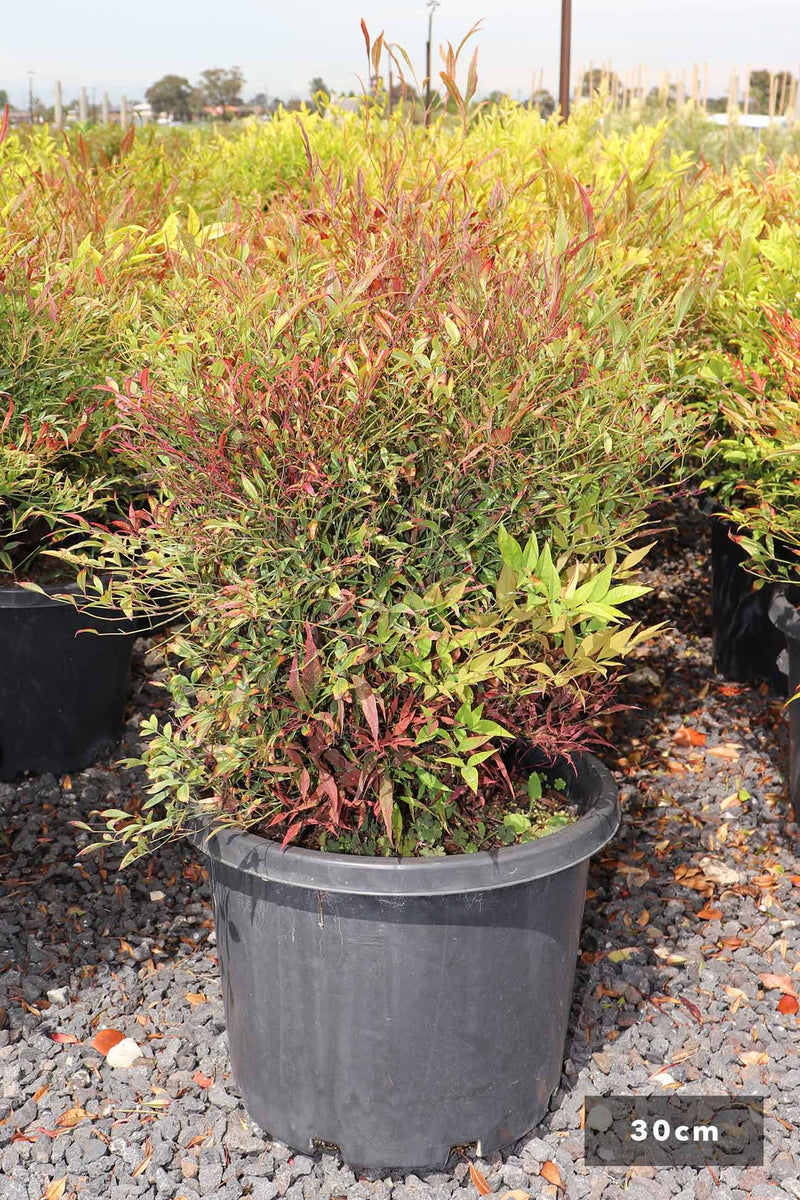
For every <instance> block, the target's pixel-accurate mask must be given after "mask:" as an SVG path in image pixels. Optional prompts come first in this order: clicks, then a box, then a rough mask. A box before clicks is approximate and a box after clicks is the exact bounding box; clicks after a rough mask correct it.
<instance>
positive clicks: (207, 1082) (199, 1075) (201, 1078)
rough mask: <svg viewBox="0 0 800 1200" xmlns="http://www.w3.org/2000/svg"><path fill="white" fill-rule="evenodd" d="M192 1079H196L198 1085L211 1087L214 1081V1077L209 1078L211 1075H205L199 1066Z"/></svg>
mask: <svg viewBox="0 0 800 1200" xmlns="http://www.w3.org/2000/svg"><path fill="white" fill-rule="evenodd" d="M192 1079H193V1080H194V1081H195V1083H196V1084H197V1086H198V1087H201V1088H210V1087H211V1085H212V1084H213V1082H214V1080H213V1079H209V1077H208V1076H207V1075H204V1074H203V1072H202V1071H201V1070H200V1069H199V1068H198V1070H196V1071H195V1073H194V1075H193V1076H192Z"/></svg>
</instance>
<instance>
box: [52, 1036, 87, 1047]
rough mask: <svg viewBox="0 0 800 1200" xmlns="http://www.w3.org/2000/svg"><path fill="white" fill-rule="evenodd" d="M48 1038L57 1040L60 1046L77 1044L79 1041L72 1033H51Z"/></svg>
mask: <svg viewBox="0 0 800 1200" xmlns="http://www.w3.org/2000/svg"><path fill="white" fill-rule="evenodd" d="M50 1038H51V1040H52V1041H54V1042H59V1043H60V1044H61V1045H62V1046H79V1045H80V1042H79V1041H78V1039H77V1038H76V1037H75V1034H74V1033H51V1034H50Z"/></svg>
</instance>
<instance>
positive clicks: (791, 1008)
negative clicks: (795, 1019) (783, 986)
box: [778, 992, 800, 1016]
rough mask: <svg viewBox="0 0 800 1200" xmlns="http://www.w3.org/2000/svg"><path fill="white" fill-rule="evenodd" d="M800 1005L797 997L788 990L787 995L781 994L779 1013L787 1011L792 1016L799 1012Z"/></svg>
mask: <svg viewBox="0 0 800 1200" xmlns="http://www.w3.org/2000/svg"><path fill="white" fill-rule="evenodd" d="M798 1007H800V1006H798V1003H797V997H796V996H790V995H789V994H788V992H787V994H786V995H785V996H781V998H780V1000H779V1001H778V1012H779V1013H786V1014H788V1015H790V1016H791V1015H793V1014H794V1013H796V1012H797V1009H798Z"/></svg>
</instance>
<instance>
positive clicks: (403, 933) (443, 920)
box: [205, 755, 619, 1167]
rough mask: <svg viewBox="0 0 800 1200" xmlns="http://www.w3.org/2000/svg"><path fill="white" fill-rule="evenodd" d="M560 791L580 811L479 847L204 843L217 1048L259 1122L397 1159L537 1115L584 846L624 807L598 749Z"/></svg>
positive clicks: (297, 1140) (375, 1162) (498, 1140)
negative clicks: (553, 827) (396, 850)
mask: <svg viewBox="0 0 800 1200" xmlns="http://www.w3.org/2000/svg"><path fill="white" fill-rule="evenodd" d="M570 791H571V793H572V795H573V796H574V797H575V798H576V799H577V800H578V801H579V802H580V804H581V806H582V809H583V815H582V816H581V817H580V818H579V820H578V821H576V822H575V824H574V825H572V826H570V827H568V828H566V829H563V830H560V831H559V832H557V833H555V834H552V835H550V836H549V837H547V838H544V839H541V840H540V841H538V842H534V843H527V844H525V845H522V846H515V847H507V848H505V849H502V850H499V851H493V852H490V853H481V854H475V855H459V856H448V857H447V858H440V859H422V860H420V859H403V860H385V859H384V860H376V859H366V858H365V859H358V858H353V857H350V856H342V855H332V854H320V853H318V852H315V851H305V850H293V849H289V850H286V851H281V850H280V848H279V847H278V846H277V845H275V844H274V843H269V842H267V841H266V840H265V839H262V838H258V837H255V836H254V835H251V834H246V833H239V832H236V831H232V830H225V831H222V832H220V833H218V834H216V835H215V836H214V837H212V838H210V839H209V840H207V841H206V843H205V845H206V852H207V853H208V854H209V857H210V862H211V875H212V881H213V892H214V901H215V911H216V923H217V944H218V949H219V961H220V969H221V973H222V981H223V992H224V998H225V1009H226V1015H227V1022H228V1039H229V1045H230V1055H231V1065H232V1069H233V1074H234V1076H235V1079H236V1081H237V1083H238V1085H239V1087H240V1088H241V1091H242V1093H243V1095H244V1098H245V1103H246V1104H247V1107H248V1110H249V1112H250V1115H251V1116H252V1117H253V1119H254V1120H255V1121H256V1122H257V1123H258V1124H259V1125H260V1126H261V1127H262V1128H263V1129H264V1130H266V1131H268V1132H269V1133H270V1135H271V1136H273V1137H276V1138H278V1139H280V1140H281V1141H284V1142H286V1143H288V1144H289V1145H290V1146H293V1147H295V1148H300V1149H308V1148H310V1147H312V1146H313V1145H314V1144H315V1143H317V1142H321V1143H328V1144H333V1145H335V1146H338V1147H339V1149H340V1151H341V1154H342V1156H343V1158H344V1159H345V1161H347V1162H350V1163H354V1164H359V1165H362V1166H381V1167H411V1166H419V1165H423V1164H424V1165H427V1164H439V1163H444V1162H445V1161H446V1159H447V1157H448V1155H449V1152H450V1150H451V1147H453V1146H454V1145H461V1144H465V1143H474V1142H477V1143H479V1147H480V1151H481V1153H484V1154H485V1153H488V1152H489V1151H491V1150H494V1149H497V1148H498V1147H500V1146H504V1145H507V1144H508V1143H509V1142H513V1141H515V1140H516V1139H517V1138H519V1137H521V1136H522V1135H523V1134H524V1133H526V1132H527V1131H528V1130H530V1129H531V1128H532V1127H533V1126H534V1125H536V1124H537V1123H538V1121H539V1120H540V1119H541V1118H542V1116H543V1115H544V1113H545V1111H546V1109H547V1104H548V1100H549V1098H550V1096H551V1094H552V1092H553V1091H554V1089H555V1088H556V1086H557V1084H558V1081H559V1078H560V1072H561V1063H562V1059H563V1054H564V1045H565V1038H566V1032H567V1021H568V1016H569V1009H570V1002H571V997H572V988H573V983H574V975H575V963H576V958H577V954H578V944H579V936H580V925H581V917H582V913H583V904H584V898H585V892H586V877H587V870H588V859H589V856H590V855H591V854H592V853H593V852H594V851H595V850H598V849H599V848H600V847H601V846H602V845H603V844H605V842H606V841H608V839H609V838H610V837H611V836H612V835H613V833H614V831H615V829H616V827H617V824H618V820H619V813H618V804H617V792H616V787H615V785H614V783H613V780H612V779H611V776H610V775H609V773H608V772H607V771H606V769H605V768H604V767H602V766H601V764H600V763H599V762H598V761H597V760H596V759H594V758H592V756H590V755H586V756H584V758H583V759H582V760H581V761H580V763H579V764H578V771H577V774H576V775H573V777H572V778H571V779H570Z"/></svg>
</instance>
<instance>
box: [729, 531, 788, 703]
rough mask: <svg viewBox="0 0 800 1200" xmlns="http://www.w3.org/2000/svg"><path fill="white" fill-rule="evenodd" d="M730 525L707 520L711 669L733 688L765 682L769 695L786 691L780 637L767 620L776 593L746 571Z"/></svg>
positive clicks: (745, 556) (742, 551)
mask: <svg viewBox="0 0 800 1200" xmlns="http://www.w3.org/2000/svg"><path fill="white" fill-rule="evenodd" d="M733 531H734V527H733V525H732V524H731V523H730V521H727V520H725V519H724V518H722V517H716V516H714V517H712V518H711V611H712V619H713V624H714V667H715V669H716V670H717V671H719V673H720V674H721V675H723V676H724V677H725V679H730V680H731V681H733V682H735V683H755V682H762V681H763V682H766V683H768V684H769V686H770V687H771V688H772V690H773V691H775V692H779V693H783V692H785V691H786V676H785V674H784V673H783V672H782V671H781V670H780V667H779V666H778V658H779V657H780V654H781V651H782V650H783V648H784V640H783V637H782V635H781V633H780V632H779V631H778V630H777V629H776V628H775V626H774V624H773V623H772V621H771V620H770V615H769V614H770V603H771V601H772V597H773V595H774V591H775V589H774V587H773V586H772V585H770V584H764V585H763V586H762V587H760V588H759V587H757V586H756V584H757V580H756V579H755V577H754V576H753V575H751V574H750V573H749V572H748V571H746V570H745V568H744V566H743V564H744V563H745V562H746V561H747V554H746V552H745V551H744V550H743V549H742V548H741V546H739V545H737V543H736V542H734V541H733V540H732V539H731V537H730V536H729V534H730V533H731V532H733Z"/></svg>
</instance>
